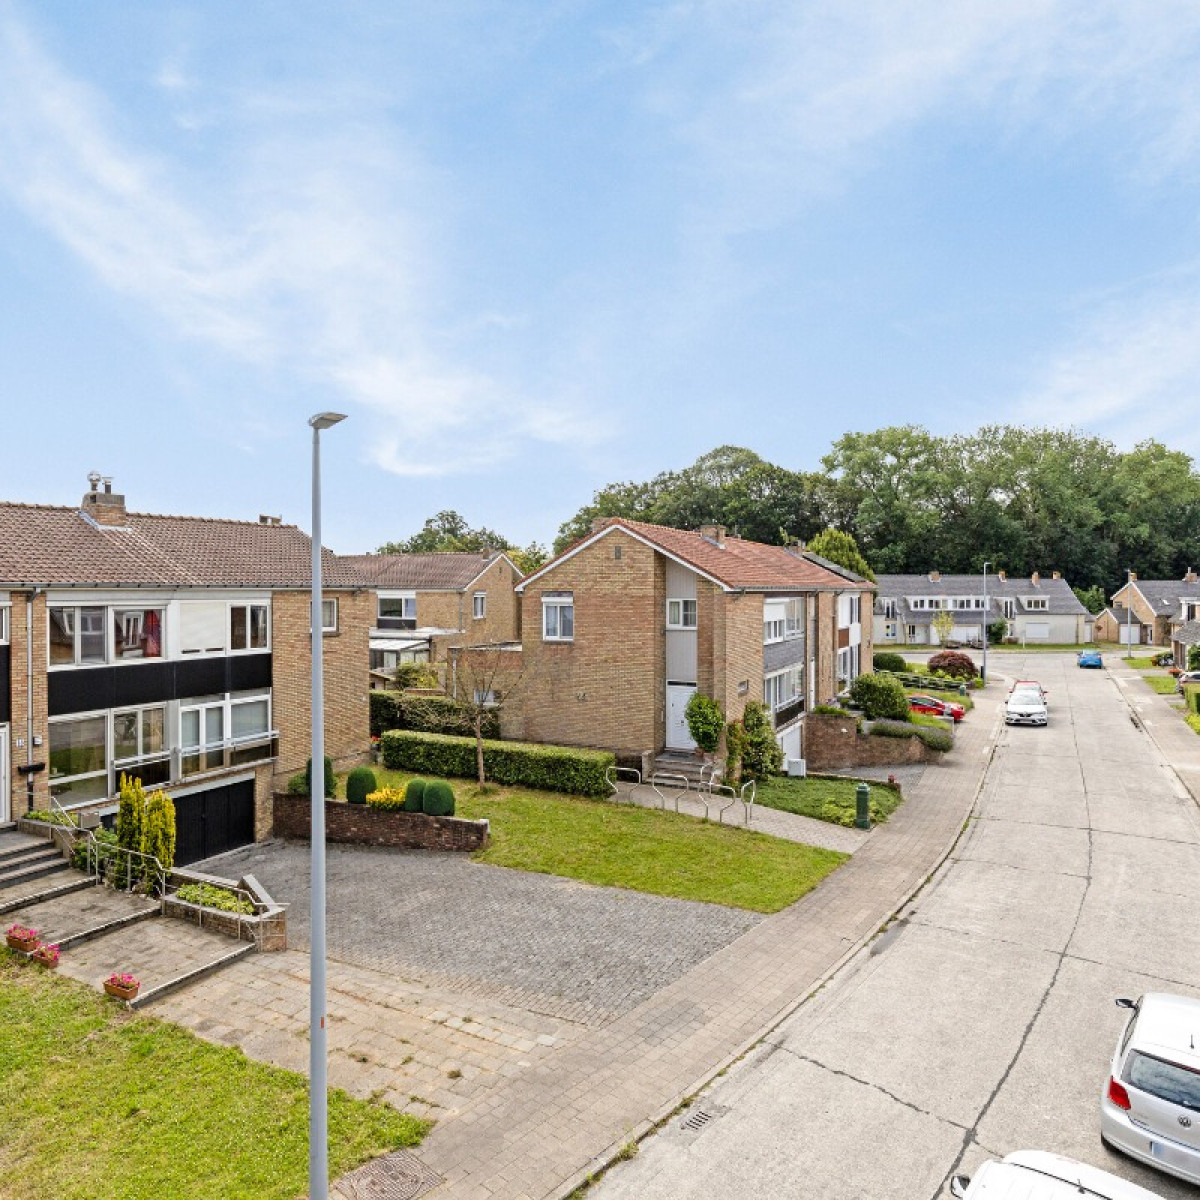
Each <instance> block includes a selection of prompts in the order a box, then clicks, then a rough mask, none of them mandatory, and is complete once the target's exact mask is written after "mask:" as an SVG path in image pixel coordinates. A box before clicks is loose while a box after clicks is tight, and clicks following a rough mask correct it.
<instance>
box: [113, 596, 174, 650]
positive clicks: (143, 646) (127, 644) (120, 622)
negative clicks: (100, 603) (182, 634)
mask: <svg viewBox="0 0 1200 1200" xmlns="http://www.w3.org/2000/svg"><path fill="white" fill-rule="evenodd" d="M112 617H113V620H112V626H113V657H114V658H116V659H122V658H162V655H163V610H162V609H161V608H114V609H113V610H112Z"/></svg>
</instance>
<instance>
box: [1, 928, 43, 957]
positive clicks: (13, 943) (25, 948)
mask: <svg viewBox="0 0 1200 1200" xmlns="http://www.w3.org/2000/svg"><path fill="white" fill-rule="evenodd" d="M4 940H5V941H6V942H7V943H8V946H9V949H10V950H20V951H21V952H22V953H23V954H29V953H30V952H31V951H33V950H36V949H37V946H38V940H37V938H19V937H14V936H13V935H12V934H11V933H7V934H5V935H4Z"/></svg>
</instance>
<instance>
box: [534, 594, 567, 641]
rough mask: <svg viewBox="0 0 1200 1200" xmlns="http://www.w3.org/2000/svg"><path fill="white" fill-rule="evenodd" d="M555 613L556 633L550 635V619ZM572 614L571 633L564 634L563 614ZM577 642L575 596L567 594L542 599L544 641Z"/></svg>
mask: <svg viewBox="0 0 1200 1200" xmlns="http://www.w3.org/2000/svg"><path fill="white" fill-rule="evenodd" d="M551 611H553V612H554V632H553V633H550V632H549V629H550V623H549V617H550V613H551ZM564 612H569V613H570V624H571V632H570V633H568V634H563V633H562V632H561V631H562V627H563V614H564ZM574 640H575V594H574V593H573V592H565V593H563V594H562V595H558V596H543V597H542V641H543V642H573V641H574Z"/></svg>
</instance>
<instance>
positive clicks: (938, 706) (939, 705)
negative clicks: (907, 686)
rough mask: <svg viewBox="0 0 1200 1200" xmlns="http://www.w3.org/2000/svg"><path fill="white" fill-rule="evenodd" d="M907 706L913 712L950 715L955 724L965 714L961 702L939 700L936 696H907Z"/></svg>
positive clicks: (938, 715) (939, 715)
mask: <svg viewBox="0 0 1200 1200" xmlns="http://www.w3.org/2000/svg"><path fill="white" fill-rule="evenodd" d="M908 707H909V708H910V709H911V710H912V711H913V712H918V713H928V714H929V715H930V716H933V717H951V718H953V720H954V723H955V724H956V725H957V724H958V722H959V721H961V720H962V719H963V717H965V716H966V715H967V710H966V709H965V708H963V706H962V705H961V704H954V703H952V702H951V701H949V700H939V699H938V698H937V697H936V696H909V698H908Z"/></svg>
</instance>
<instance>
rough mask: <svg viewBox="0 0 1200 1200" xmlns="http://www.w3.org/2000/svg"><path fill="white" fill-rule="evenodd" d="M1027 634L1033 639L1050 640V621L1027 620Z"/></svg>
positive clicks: (1032, 640)
mask: <svg viewBox="0 0 1200 1200" xmlns="http://www.w3.org/2000/svg"><path fill="white" fill-rule="evenodd" d="M1025 636H1026V637H1027V638H1028V639H1029V640H1030V641H1031V642H1036V641H1039V640H1040V641H1043V642H1048V641H1049V640H1050V622H1049V621H1026V622H1025Z"/></svg>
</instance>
